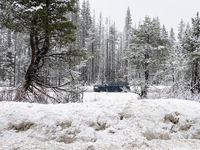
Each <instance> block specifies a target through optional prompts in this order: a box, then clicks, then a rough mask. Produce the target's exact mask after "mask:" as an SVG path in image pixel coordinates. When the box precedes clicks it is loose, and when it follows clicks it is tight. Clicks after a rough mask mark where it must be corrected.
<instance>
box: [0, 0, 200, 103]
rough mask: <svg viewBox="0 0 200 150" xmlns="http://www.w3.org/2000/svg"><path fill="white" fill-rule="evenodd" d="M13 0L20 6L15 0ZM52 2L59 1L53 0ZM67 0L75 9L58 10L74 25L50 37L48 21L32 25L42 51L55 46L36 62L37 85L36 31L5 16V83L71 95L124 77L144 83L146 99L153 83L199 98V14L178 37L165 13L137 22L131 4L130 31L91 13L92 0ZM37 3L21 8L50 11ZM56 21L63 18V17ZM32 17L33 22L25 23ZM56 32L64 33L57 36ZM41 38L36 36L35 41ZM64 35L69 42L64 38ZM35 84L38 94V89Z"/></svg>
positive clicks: (1, 42) (0, 50) (1, 52)
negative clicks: (8, 21)
mask: <svg viewBox="0 0 200 150" xmlns="http://www.w3.org/2000/svg"><path fill="white" fill-rule="evenodd" d="M3 2H4V1H3V0H2V1H1V16H3V15H4V13H5V11H6V9H3V7H2V6H3ZM10 2H13V4H14V5H16V3H15V1H10ZM45 2H46V1H45ZM51 2H52V3H55V2H54V1H53V0H51ZM67 2H68V4H70V5H71V7H70V9H69V8H66V10H65V13H62V11H61V9H60V7H57V8H55V9H57V10H60V11H59V13H62V15H63V16H64V18H67V20H68V22H70V23H72V24H66V26H64V27H63V28H61V29H63V32H62V31H59V29H58V28H57V29H54V30H53V32H52V33H51V34H48V36H46V35H47V34H46V33H47V32H44V31H43V30H42V29H43V28H44V30H45V25H44V27H42V29H41V30H40V29H38V28H36V27H35V25H34V26H32V27H34V33H35V32H39V34H38V35H40V36H41V37H42V36H44V39H45V40H43V39H41V40H38V41H40V42H41V43H43V44H44V47H43V48H41V49H42V50H43V49H45V48H47V49H48V50H51V51H49V52H47V53H45V54H43V55H42V57H41V61H40V62H38V64H37V63H36V64H37V65H38V66H40V67H36V68H37V69H36V70H37V71H36V70H34V71H33V72H34V77H32V74H33V73H32V72H31V73H30V74H29V75H30V77H31V78H32V79H31V82H34V84H33V83H31V82H29V81H28V80H26V77H27V76H26V75H27V72H28V70H29V68H30V65H29V64H30V63H31V57H32V53H31V52H32V51H31V50H32V47H31V42H30V41H31V36H30V35H31V34H29V33H31V32H30V31H32V30H31V28H30V29H29V28H25V29H24V30H20V32H19V29H20V27H21V26H20V25H19V24H18V25H19V26H17V24H15V26H14V27H13V26H11V25H10V26H9V25H5V23H3V22H4V21H3V20H2V17H1V28H0V33H1V36H0V86H2V87H8V86H10V87H20V86H21V85H22V83H23V86H22V88H21V89H23V90H27V91H28V92H31V93H33V95H34V96H36V97H37V98H39V97H40V96H39V95H37V94H36V93H37V92H38V91H39V92H41V93H43V94H44V93H45V90H44V88H45V89H46V88H51V89H53V90H55V91H57V90H64V91H65V92H67V93H68V95H71V93H75V94H76V95H77V93H80V91H82V90H83V87H84V86H86V85H94V84H102V83H104V82H106V81H119V80H123V81H128V82H129V83H130V85H131V86H134V87H140V89H141V90H140V93H139V94H140V96H141V98H147V97H148V87H149V86H152V85H164V86H170V87H171V88H170V90H168V91H165V92H167V93H168V94H167V95H168V96H169V97H173V98H174V97H176V98H186V99H199V93H200V77H199V73H200V71H199V70H200V66H199V61H200V49H199V44H200V40H199V38H200V17H199V13H198V12H197V14H196V15H195V14H194V18H191V24H190V23H187V24H185V23H184V20H180V24H179V25H178V34H177V35H175V33H174V30H173V28H171V29H170V31H167V30H166V28H165V25H162V24H161V23H160V21H159V17H153V18H151V17H149V16H146V17H145V18H144V19H143V20H142V21H140V22H139V23H138V24H137V25H133V24H132V16H131V10H130V9H129V8H127V12H126V16H125V20H124V21H123V22H124V30H123V32H119V31H117V27H116V25H115V22H114V21H112V20H111V19H110V18H103V16H102V13H100V14H99V16H95V14H93V16H92V15H91V10H90V9H91V8H90V3H89V1H83V3H82V5H81V6H80V3H79V1H78V0H77V1H76V0H74V1H73V0H71V1H67ZM56 3H57V2H56ZM5 4H6V3H5ZM31 4H32V3H31ZM33 5H36V6H37V7H36V6H34V7H35V9H34V10H30V8H32V5H30V6H29V5H27V9H22V7H19V9H20V10H21V12H20V13H21V14H26V13H27V12H30V14H31V15H35V14H37V13H38V12H39V11H41V10H42V11H43V12H45V9H43V8H46V7H47V5H45V6H43V5H41V4H40V5H39V4H33ZM67 6H68V5H67ZM49 8H50V7H49ZM9 9H10V8H9ZM7 11H8V10H7ZM63 12H64V11H63ZM40 13H41V12H40ZM17 14H19V13H17ZM17 14H16V15H17ZM43 17H46V16H43ZM96 18H98V19H96ZM56 19H57V20H56V21H58V20H59V19H60V18H56ZM41 20H42V19H41ZM41 20H39V23H41V24H40V25H43V24H45V23H44V22H42V21H41ZM44 20H45V19H44ZM28 21H30V20H25V21H24V22H28ZM46 22H47V23H49V24H50V22H48V21H46ZM62 23H63V22H62ZM11 24H12V23H11ZM49 24H48V25H49ZM26 25H27V24H26ZM52 25H54V24H53V23H52ZM59 25H60V24H59ZM27 26H28V25H27ZM24 27H25V26H24ZM54 27H55V26H54ZM60 27H61V26H59V28H60ZM52 28H53V27H52ZM64 29H66V30H64ZM67 29H70V30H67ZM54 31H56V33H59V34H54V33H55V32H54ZM57 31H58V32H57ZM43 32H44V33H43ZM40 33H41V34H40ZM49 33H50V32H49ZM60 33H63V35H62V34H60ZM50 35H51V37H50ZM54 35H56V36H54ZM72 35H73V36H72ZM38 37H39V36H35V41H37V38H38ZM56 37H59V38H56ZM63 37H64V38H63ZM62 38H63V39H65V41H63V40H60V39H62ZM52 39H53V40H52ZM50 40H51V41H50ZM33 41H34V40H33ZM48 42H49V44H47V43H48ZM41 43H40V44H41ZM38 45H39V44H38ZM38 45H36V47H37V46H38ZM41 45H42V44H41ZM41 45H39V46H38V47H41ZM38 49H39V48H38ZM38 56H39V55H38ZM36 64H35V65H36ZM33 68H34V67H33ZM34 69H35V68H34ZM27 83H28V86H27V88H26V85H27ZM38 86H39V87H40V88H38ZM61 87H62V88H61ZM33 88H35V89H36V91H37V92H35V91H33V90H32V89H33ZM169 92H170V94H169ZM49 98H53V97H50V96H49ZM25 99H26V98H25ZM71 99H73V96H71ZM56 101H57V100H56Z"/></svg>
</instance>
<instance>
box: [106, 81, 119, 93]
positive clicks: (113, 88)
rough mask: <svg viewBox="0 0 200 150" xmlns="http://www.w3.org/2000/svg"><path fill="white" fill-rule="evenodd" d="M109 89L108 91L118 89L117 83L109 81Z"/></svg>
mask: <svg viewBox="0 0 200 150" xmlns="http://www.w3.org/2000/svg"><path fill="white" fill-rule="evenodd" d="M107 89H108V92H114V91H117V84H116V82H108V85H107Z"/></svg>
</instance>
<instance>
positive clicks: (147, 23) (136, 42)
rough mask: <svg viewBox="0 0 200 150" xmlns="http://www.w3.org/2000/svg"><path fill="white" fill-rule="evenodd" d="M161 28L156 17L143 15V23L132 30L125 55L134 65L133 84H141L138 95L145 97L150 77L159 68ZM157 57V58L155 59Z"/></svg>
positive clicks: (161, 48)
mask: <svg viewBox="0 0 200 150" xmlns="http://www.w3.org/2000/svg"><path fill="white" fill-rule="evenodd" d="M162 44H163V42H162V39H161V29H160V25H159V20H158V18H154V19H151V18H149V17H145V20H144V22H143V24H141V25H140V26H139V28H138V29H134V30H133V35H132V39H131V42H130V50H129V51H127V53H126V57H127V59H128V60H129V61H130V65H131V66H132V67H134V72H135V75H134V76H135V79H133V82H134V83H133V84H134V85H137V86H141V93H140V96H141V97H142V98H146V97H147V88H148V86H149V85H150V81H151V77H152V76H154V74H155V73H156V71H157V70H159V66H158V63H155V62H156V61H157V62H159V61H161V60H162V59H161V57H163V55H159V56H158V54H159V53H160V54H162V53H161V51H162V50H163V47H162ZM157 58H159V60H158V59H157ZM155 64H156V66H155Z"/></svg>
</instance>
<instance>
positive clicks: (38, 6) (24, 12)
mask: <svg viewBox="0 0 200 150" xmlns="http://www.w3.org/2000/svg"><path fill="white" fill-rule="evenodd" d="M75 2H76V1H75V0H70V1H60V0H59V1H57V0H41V1H32V0H31V1H14V0H11V1H6V0H2V1H1V14H0V23H1V26H2V27H6V28H8V29H10V30H12V31H14V32H21V33H26V34H28V35H29V41H30V42H29V44H30V50H31V61H30V65H29V66H28V68H27V71H26V74H25V81H24V83H23V84H22V88H21V89H20V90H19V92H18V93H17V94H16V100H23V99H27V98H26V97H25V96H26V94H27V92H28V91H29V92H31V93H32V94H33V95H34V96H35V97H36V98H38V99H39V98H40V95H38V94H37V92H38V91H39V92H41V93H43V94H44V93H45V92H44V91H43V89H42V87H45V88H54V86H53V85H52V84H51V83H50V81H48V79H47V78H45V77H44V76H43V73H42V72H43V71H44V67H47V66H48V65H47V64H46V63H47V60H48V59H49V60H53V59H54V57H55V56H60V57H61V56H62V59H64V57H66V56H69V55H80V54H78V51H73V52H72V51H70V52H68V51H62V52H60V53H55V52H54V51H53V50H54V49H53V48H54V47H55V46H56V43H59V45H60V46H65V45H66V44H67V43H68V42H70V41H73V40H74V30H75V26H74V25H73V23H72V21H71V20H70V13H69V12H72V13H73V12H75V11H76V8H75ZM41 71H42V72H41ZM70 75H71V79H72V80H73V77H72V74H71V73H69V76H70ZM38 86H39V87H41V88H38ZM56 88H57V87H56ZM34 89H35V90H36V91H35V90H34ZM47 96H48V97H50V98H53V97H51V96H49V95H47ZM53 99H54V98H53ZM54 100H55V99H54Z"/></svg>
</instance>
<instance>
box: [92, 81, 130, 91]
mask: <svg viewBox="0 0 200 150" xmlns="http://www.w3.org/2000/svg"><path fill="white" fill-rule="evenodd" d="M122 90H126V91H129V90H130V87H129V84H128V83H127V82H123V81H118V82H106V83H104V84H103V85H94V92H121V91H122Z"/></svg>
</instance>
